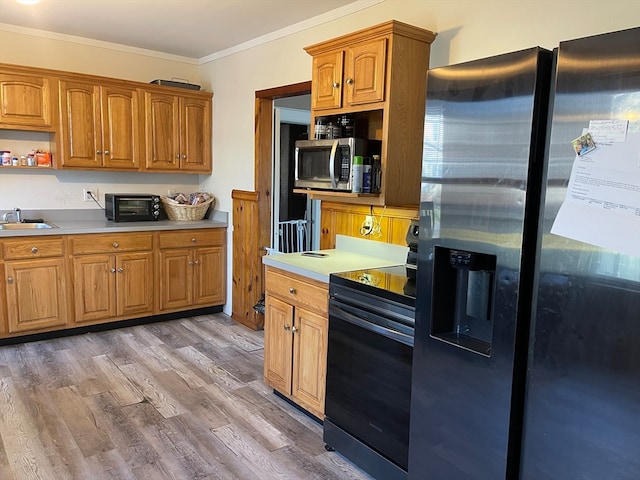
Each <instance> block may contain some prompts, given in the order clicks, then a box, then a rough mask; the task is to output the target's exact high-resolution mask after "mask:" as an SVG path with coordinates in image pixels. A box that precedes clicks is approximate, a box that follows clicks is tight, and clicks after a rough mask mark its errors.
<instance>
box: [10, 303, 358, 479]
mask: <svg viewBox="0 0 640 480" xmlns="http://www.w3.org/2000/svg"><path fill="white" fill-rule="evenodd" d="M262 362H263V332H254V331H252V330H249V329H247V328H246V327H243V326H241V325H238V324H237V323H235V322H234V321H232V320H231V319H230V318H229V317H227V316H226V315H224V314H215V315H203V316H199V317H190V318H184V319H180V320H173V321H168V322H162V323H154V324H148V325H141V326H136V327H130V328H123V329H118V330H111V331H106V332H99V333H89V334H85V335H77V336H72V337H65V338H57V339H51V340H44V341H37V342H31V343H24V344H17V345H11V346H3V347H0V479H2V480H9V479H15V480H22V479H41V480H53V479H55V480H62V479H73V480H76V479H81V480H101V479H109V480H113V479H134V480H142V479H144V480H163V479H180V480H182V479H184V480H196V479H323V480H334V479H340V480H342V479H353V480H359V479H371V477H369V476H368V475H366V474H364V473H363V472H362V471H361V470H359V469H358V468H357V467H355V466H353V465H352V464H351V463H349V462H348V461H346V460H345V459H344V458H343V457H341V456H340V455H338V454H337V453H331V452H327V451H325V449H324V443H323V442H322V427H321V426H320V425H319V424H318V423H316V422H314V421H313V420H311V419H309V418H308V417H307V416H305V415H304V414H302V413H300V412H299V411H298V410H297V409H295V408H294V407H292V406H291V405H289V404H288V403H287V402H285V401H283V400H282V399H280V398H278V397H277V396H276V395H274V394H273V392H272V390H271V389H270V388H269V387H267V386H266V385H265V384H264V382H263V380H262Z"/></svg>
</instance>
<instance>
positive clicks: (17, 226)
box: [0, 223, 58, 230]
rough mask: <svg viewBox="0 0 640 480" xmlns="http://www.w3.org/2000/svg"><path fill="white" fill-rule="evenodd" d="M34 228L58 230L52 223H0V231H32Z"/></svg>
mask: <svg viewBox="0 0 640 480" xmlns="http://www.w3.org/2000/svg"><path fill="white" fill-rule="evenodd" d="M34 228H58V227H57V226H56V225H54V224H53V223H0V230H32V229H34Z"/></svg>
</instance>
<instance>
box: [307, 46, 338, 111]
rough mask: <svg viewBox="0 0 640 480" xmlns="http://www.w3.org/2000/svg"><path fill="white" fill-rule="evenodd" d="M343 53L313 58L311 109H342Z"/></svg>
mask: <svg viewBox="0 0 640 480" xmlns="http://www.w3.org/2000/svg"><path fill="white" fill-rule="evenodd" d="M343 55H344V53H343V51H342V50H339V51H337V52H329V53H324V54H321V55H316V56H314V57H313V69H312V76H311V79H312V80H311V109H312V110H321V109H327V108H340V107H341V106H342V88H343V86H342V62H343Z"/></svg>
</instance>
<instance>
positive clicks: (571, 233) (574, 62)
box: [408, 29, 640, 480]
mask: <svg viewBox="0 0 640 480" xmlns="http://www.w3.org/2000/svg"><path fill="white" fill-rule="evenodd" d="M639 46H640V29H632V30H627V31H623V32H615V33H612V34H606V35H600V36H596V37H591V38H587V39H580V40H574V41H569V42H563V43H561V44H560V46H559V48H558V49H556V51H554V52H553V53H552V52H549V51H546V50H543V49H540V48H533V49H529V50H524V51H519V52H512V53H509V54H505V55H499V56H496V57H491V58H487V59H482V60H476V61H472V62H467V63H463V64H458V65H453V66H447V67H442V68H437V69H433V70H430V71H429V74H428V80H427V104H426V114H425V133H424V151H423V169H422V191H421V205H420V209H421V223H420V233H419V247H418V276H417V291H416V302H417V303H416V327H415V344H414V357H413V378H412V401H411V428H410V444H409V450H410V453H409V472H408V476H409V479H416V480H417V479H420V480H422V479H427V480H428V479H434V480H439V479H447V480H449V479H474V480H477V479H499V478H508V479H516V478H523V479H536V480H539V479H544V478H549V479H552V478H553V479H563V480H564V479H567V478H572V479H573V478H580V479H591V478H593V479H602V478H620V479H626V478H629V479H630V478H638V474H640V463H639V462H640V454H638V453H639V452H640V423H639V422H640V353H638V352H640V263H639V257H640V255H639V254H637V253H636V251H635V247H634V245H633V243H634V242H633V240H631V241H620V239H621V238H623V237H621V234H622V233H626V234H627V235H631V236H633V235H637V236H638V242H640V222H638V218H639V216H640V204H638V206H637V210H636V211H635V216H634V210H633V204H634V202H636V200H637V198H636V197H635V196H634V193H633V189H634V185H635V184H636V183H635V180H634V179H633V178H632V179H631V180H630V181H629V182H628V185H624V186H619V185H614V187H616V188H619V189H620V191H621V193H620V196H619V197H616V195H615V193H613V194H612V193H611V192H606V194H603V195H604V196H599V195H600V194H601V192H599V191H596V190H598V188H600V187H601V186H602V185H603V184H604V183H606V182H609V184H607V185H605V186H606V187H607V188H609V189H610V188H612V186H611V184H610V183H611V182H613V181H614V180H615V179H616V178H618V179H620V177H619V175H618V177H616V176H615V175H613V177H615V178H612V176H611V175H609V173H610V172H605V173H602V172H601V171H600V170H598V169H597V168H595V167H592V165H595V164H599V162H602V161H603V158H604V159H605V160H607V161H609V160H611V162H609V163H608V164H616V165H618V163H622V164H624V166H625V168H629V170H628V172H627V173H628V174H629V175H631V176H633V175H634V173H635V174H639V172H640V169H639V170H633V168H630V167H629V164H630V161H629V158H628V157H625V158H623V159H622V160H621V158H620V156H621V155H623V154H624V155H627V154H628V153H629V152H632V153H633V152H634V151H635V150H634V148H635V145H636V144H637V143H636V142H637V135H638V134H640V107H639V106H640V103H639V102H640V99H639V98H638V95H639V94H640V93H639V92H640V50H639V49H640V47H639ZM634 112H635V113H634ZM625 122H626V123H625ZM624 125H626V131H625V132H624V134H623V132H622V129H623V127H624ZM591 131H592V132H593V135H590V133H591ZM594 139H595V143H594ZM583 143H584V144H585V145H584V150H580V148H579V147H580V145H581V144H583ZM587 144H588V145H587ZM594 147H595V148H594ZM578 153H580V155H578ZM636 153H637V155H638V156H637V158H636V159H635V160H636V161H637V162H640V148H639V149H638V152H636ZM589 162H591V163H589ZM631 163H633V162H632V161H631ZM585 165H586V167H585ZM600 166H601V165H600ZM636 166H637V167H640V163H637V164H636ZM581 167H585V168H586V170H587V171H583V170H580V171H578V170H579V168H581ZM590 168H592V170H591V171H588V170H589V169H590ZM600 174H602V178H600V177H599V176H598V175H600ZM596 177H597V178H596ZM627 178H629V177H627ZM589 182H596V183H597V185H596V186H593V185H590V184H589ZM638 183H640V182H638ZM590 189H591V190H590ZM629 189H630V190H631V193H629V191H628V190H629ZM592 197H593V198H592ZM596 197H597V198H596ZM614 199H617V200H619V202H618V203H615V201H614ZM561 207H562V208H561ZM595 209H599V210H598V211H595ZM613 210H615V212H613ZM611 215H613V217H611ZM625 215H626V216H625ZM591 218H593V219H598V221H599V222H600V221H601V222H602V224H600V223H594V224H590V219H591ZM620 219H626V220H627V222H628V223H624V226H623V227H622V228H620V229H618V227H619V225H618V221H619V220H620ZM604 225H606V226H607V227H611V230H612V231H611V232H606V231H604V232H603V231H602V230H603V228H604ZM552 231H553V232H554V233H551V232H552ZM594 232H596V233H595V234H594ZM597 432H600V433H599V434H598V433H597ZM634 452H635V453H634ZM603 472H609V473H608V474H604V473H603ZM611 472H615V474H614V475H613V476H611Z"/></svg>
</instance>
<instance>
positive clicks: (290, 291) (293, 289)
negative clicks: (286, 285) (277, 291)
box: [289, 287, 296, 295]
mask: <svg viewBox="0 0 640 480" xmlns="http://www.w3.org/2000/svg"><path fill="white" fill-rule="evenodd" d="M289 293H290V294H291V295H295V294H296V289H295V288H293V287H291V288H290V289H289Z"/></svg>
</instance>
